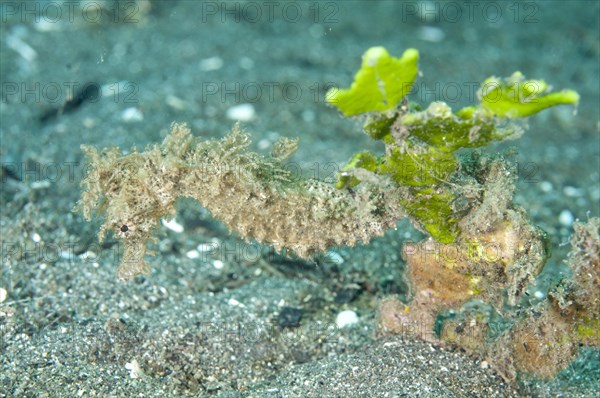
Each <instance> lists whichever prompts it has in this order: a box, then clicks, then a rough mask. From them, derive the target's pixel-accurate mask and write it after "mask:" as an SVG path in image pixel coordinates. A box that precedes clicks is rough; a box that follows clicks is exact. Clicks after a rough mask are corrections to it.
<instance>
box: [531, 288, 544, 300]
mask: <svg viewBox="0 0 600 398" xmlns="http://www.w3.org/2000/svg"><path fill="white" fill-rule="evenodd" d="M533 295H534V296H535V298H536V299H538V300H541V299H543V298H544V297H546V295H545V294H544V293H543V292H540V291H539V290H536V292H535V293H534V294H533Z"/></svg>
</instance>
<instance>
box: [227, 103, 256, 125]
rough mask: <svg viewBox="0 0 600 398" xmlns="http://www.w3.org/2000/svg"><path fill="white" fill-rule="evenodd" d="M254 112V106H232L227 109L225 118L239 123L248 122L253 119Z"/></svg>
mask: <svg viewBox="0 0 600 398" xmlns="http://www.w3.org/2000/svg"><path fill="white" fill-rule="evenodd" d="M255 115H256V112H255V111H254V106H252V104H240V105H236V106H232V107H231V108H229V109H227V113H226V116H227V118H228V119H231V120H235V121H240V122H249V121H250V120H252V119H254V116H255Z"/></svg>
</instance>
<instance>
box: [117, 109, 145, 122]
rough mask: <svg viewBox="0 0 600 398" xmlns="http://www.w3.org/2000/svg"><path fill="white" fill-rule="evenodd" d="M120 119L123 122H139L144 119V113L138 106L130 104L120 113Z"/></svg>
mask: <svg viewBox="0 0 600 398" xmlns="http://www.w3.org/2000/svg"><path fill="white" fill-rule="evenodd" d="M121 119H123V121H124V122H141V121H142V120H144V114H143V113H142V111H140V110H139V109H138V108H136V107H133V106H132V107H131V108H127V109H125V110H124V111H123V113H121Z"/></svg>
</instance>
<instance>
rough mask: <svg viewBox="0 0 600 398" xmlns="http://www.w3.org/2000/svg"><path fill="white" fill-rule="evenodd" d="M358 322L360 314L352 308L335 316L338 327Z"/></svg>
mask: <svg viewBox="0 0 600 398" xmlns="http://www.w3.org/2000/svg"><path fill="white" fill-rule="evenodd" d="M357 323H358V315H356V312H354V311H352V310H346V311H342V312H340V313H339V314H338V315H337V317H336V318H335V324H336V325H337V327H338V328H340V329H341V328H345V327H346V326H351V325H354V324H357Z"/></svg>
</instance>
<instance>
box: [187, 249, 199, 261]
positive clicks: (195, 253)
mask: <svg viewBox="0 0 600 398" xmlns="http://www.w3.org/2000/svg"><path fill="white" fill-rule="evenodd" d="M185 255H186V257H187V258H191V259H192V260H193V259H195V258H198V257H200V253H199V252H198V250H190V251H189V252H187V253H185Z"/></svg>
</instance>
